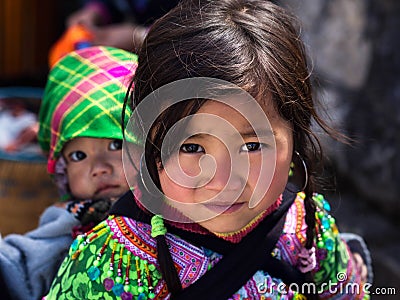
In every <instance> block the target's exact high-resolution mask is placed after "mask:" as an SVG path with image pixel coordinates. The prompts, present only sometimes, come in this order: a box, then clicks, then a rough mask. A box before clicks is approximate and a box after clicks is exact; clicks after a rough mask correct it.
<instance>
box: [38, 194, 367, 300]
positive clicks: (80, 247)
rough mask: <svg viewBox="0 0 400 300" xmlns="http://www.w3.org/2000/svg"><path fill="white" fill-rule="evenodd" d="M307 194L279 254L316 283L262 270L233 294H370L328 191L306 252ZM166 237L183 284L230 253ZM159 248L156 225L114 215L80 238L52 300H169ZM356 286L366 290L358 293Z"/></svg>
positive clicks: (292, 214) (296, 206) (289, 220)
mask: <svg viewBox="0 0 400 300" xmlns="http://www.w3.org/2000/svg"><path fill="white" fill-rule="evenodd" d="M303 199H304V194H303V193H301V192H300V193H298V194H297V196H296V199H295V201H294V203H293V204H292V205H291V207H290V208H289V211H288V213H287V215H286V220H285V224H284V228H283V232H282V234H281V236H280V238H279V240H278V242H277V244H276V246H275V248H274V250H273V255H274V256H275V257H276V258H278V259H281V260H284V261H286V262H288V263H289V264H290V265H292V266H294V267H296V268H299V269H301V268H306V269H307V268H312V273H313V275H314V281H315V285H310V284H305V285H303V286H299V285H297V286H296V285H293V284H292V285H290V286H287V285H285V283H283V282H282V280H281V279H279V278H274V277H272V276H270V275H269V274H268V272H266V271H263V270H259V271H257V272H256V273H255V274H254V275H253V276H252V278H250V279H249V280H248V282H247V283H246V284H245V285H244V286H243V287H242V288H241V289H239V290H238V291H237V292H236V293H235V294H234V295H232V297H231V298H230V299H302V298H303V295H302V294H303V293H308V292H311V293H318V296H319V297H320V298H322V299H326V298H330V299H368V298H369V296H368V295H367V294H365V293H364V292H363V290H362V283H361V282H360V278H359V276H358V275H357V274H356V270H355V267H354V263H353V260H352V258H351V253H350V251H349V249H348V247H347V246H346V244H345V242H344V241H342V240H341V238H340V234H339V232H338V230H337V227H336V225H335V221H334V219H333V217H331V216H330V215H329V210H330V207H329V204H328V202H327V201H326V200H325V199H324V198H323V196H322V195H315V196H314V200H315V201H316V203H317V212H316V220H317V226H316V231H317V234H316V235H317V237H316V241H315V249H316V250H315V252H312V251H305V248H304V247H303V245H304V242H305V239H306V234H305V230H306V224H305V222H304V216H305V209H304V202H303ZM166 239H167V244H168V245H169V249H170V252H171V254H172V258H173V261H174V263H175V267H176V269H177V271H178V274H179V277H180V280H181V283H182V286H183V288H186V287H188V286H189V285H191V284H192V283H193V282H195V281H196V280H197V279H199V278H200V277H201V276H203V275H204V274H205V273H206V272H207V271H208V270H209V269H211V268H213V267H215V266H216V265H217V264H218V262H219V260H220V259H221V258H222V255H220V254H218V253H215V252H213V251H211V250H209V249H207V248H204V247H197V246H195V245H193V244H190V243H188V242H187V241H185V240H183V239H181V238H180V237H179V236H176V235H173V234H170V233H167V234H166ZM156 251H157V250H156V241H155V239H153V238H152V237H151V225H149V224H146V223H142V222H138V221H136V220H133V219H130V218H127V217H122V216H111V217H109V218H108V219H107V220H105V221H104V222H102V223H101V224H99V225H98V226H97V227H96V228H94V230H92V231H89V232H88V233H86V234H85V235H83V236H80V237H78V238H77V239H76V240H75V241H74V243H73V244H72V246H71V248H70V251H69V256H68V257H66V258H65V260H64V262H63V264H62V266H61V268H60V269H59V272H58V275H57V277H56V279H55V280H54V282H53V284H52V288H51V291H50V293H49V294H48V295H47V296H46V297H45V298H44V299H46V300H51V299H57V300H62V299H124V300H127V299H169V297H170V295H169V293H168V289H167V286H166V284H165V282H164V280H163V279H162V277H161V273H160V271H159V265H158V262H157V255H156V254H157V252H156ZM305 253H307V255H305ZM243 259H246V257H243ZM239 271H240V270H238V272H239ZM227 276H234V274H227ZM355 285H357V286H358V287H360V288H359V289H358V290H355V289H354V286H355ZM349 287H351V288H349Z"/></svg>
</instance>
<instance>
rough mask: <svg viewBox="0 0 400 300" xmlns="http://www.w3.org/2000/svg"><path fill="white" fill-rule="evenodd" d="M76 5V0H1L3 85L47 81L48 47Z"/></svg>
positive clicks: (0, 66)
mask: <svg viewBox="0 0 400 300" xmlns="http://www.w3.org/2000/svg"><path fill="white" fill-rule="evenodd" d="M77 6H78V1H75V0H64V1H62V0H56V1H51V0H0V86H4V85H17V84H19V85H29V84H30V85H37V86H41V85H43V84H44V82H45V80H46V74H47V71H48V67H47V55H48V51H49V48H50V46H51V45H52V44H53V43H54V42H55V41H56V40H57V38H59V36H60V35H61V33H62V31H63V30H64V20H65V17H66V16H67V15H68V14H69V13H70V12H71V11H72V10H74V9H75V8H76V7H77Z"/></svg>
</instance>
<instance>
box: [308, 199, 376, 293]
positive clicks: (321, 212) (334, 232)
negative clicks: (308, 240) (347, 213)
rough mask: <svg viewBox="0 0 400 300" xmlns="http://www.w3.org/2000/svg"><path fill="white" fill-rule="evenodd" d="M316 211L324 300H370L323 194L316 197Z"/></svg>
mask: <svg viewBox="0 0 400 300" xmlns="http://www.w3.org/2000/svg"><path fill="white" fill-rule="evenodd" d="M313 199H314V201H315V202H316V204H317V211H316V221H317V224H316V260H317V266H316V269H315V273H314V280H315V283H316V287H317V289H318V294H319V296H320V298H321V299H369V295H368V294H366V293H365V291H364V290H363V284H364V283H363V282H361V278H360V274H358V273H357V270H356V268H355V264H354V261H353V258H352V254H351V252H350V250H349V248H348V247H347V245H346V243H345V242H344V241H343V240H342V239H341V238H340V235H339V231H338V228H337V226H336V223H335V219H334V218H333V217H332V216H331V215H330V205H329V203H328V202H327V201H326V200H325V198H324V197H323V196H322V195H320V194H315V195H314V197H313Z"/></svg>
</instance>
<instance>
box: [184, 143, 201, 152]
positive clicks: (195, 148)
mask: <svg viewBox="0 0 400 300" xmlns="http://www.w3.org/2000/svg"><path fill="white" fill-rule="evenodd" d="M180 151H182V152H184V153H202V152H204V149H203V147H202V146H200V145H199V144H183V145H182V146H181V148H180Z"/></svg>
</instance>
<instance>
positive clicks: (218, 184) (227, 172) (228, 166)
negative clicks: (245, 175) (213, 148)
mask: <svg viewBox="0 0 400 300" xmlns="http://www.w3.org/2000/svg"><path fill="white" fill-rule="evenodd" d="M213 158H214V174H213V176H212V174H211V176H210V179H209V182H208V183H207V184H206V185H205V188H206V189H209V190H216V191H222V190H227V191H237V190H239V189H241V188H242V180H241V176H240V174H239V172H238V171H239V170H238V169H237V168H232V163H234V161H233V160H234V158H233V157H232V156H231V155H230V153H229V152H228V151H221V152H219V153H217V155H215V156H213ZM208 173H210V172H208Z"/></svg>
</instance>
